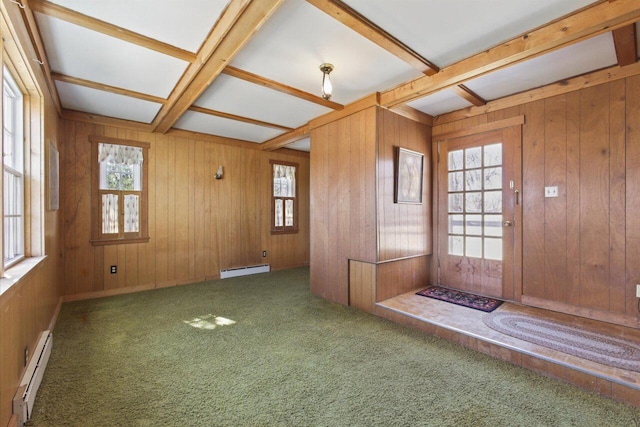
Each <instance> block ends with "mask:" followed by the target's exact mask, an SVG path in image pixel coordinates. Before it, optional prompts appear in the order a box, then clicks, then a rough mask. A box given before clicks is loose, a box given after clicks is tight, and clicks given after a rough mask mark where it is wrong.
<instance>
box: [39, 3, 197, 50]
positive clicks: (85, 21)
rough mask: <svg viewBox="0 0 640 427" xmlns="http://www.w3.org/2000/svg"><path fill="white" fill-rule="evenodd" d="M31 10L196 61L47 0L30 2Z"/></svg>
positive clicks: (123, 29) (165, 45) (140, 35)
mask: <svg viewBox="0 0 640 427" xmlns="http://www.w3.org/2000/svg"><path fill="white" fill-rule="evenodd" d="M29 4H30V5H31V9H33V10H34V11H36V12H40V13H43V14H45V15H47V16H51V17H53V18H57V19H61V20H63V21H66V22H70V23H72V24H75V25H79V26H81V27H84V28H88V29H90V30H92V31H97V32H99V33H102V34H106V35H108V36H111V37H115V38H117V39H120V40H124V41H126V42H129V43H133V44H136V45H138V46H142V47H145V48H147V49H151V50H154V51H156V52H160V53H163V54H165V55H169V56H173V57H174V58H178V59H181V60H183V61H187V62H193V61H195V59H196V55H195V54H194V53H192V52H189V51H187V50H184V49H180V48H178V47H175V46H172V45H170V44H168V43H164V42H161V41H158V40H156V39H152V38H150V37H147V36H143V35H142V34H138V33H134V32H133V31H130V30H127V29H126V28H122V27H118V26H116V25H113V24H109V23H108V22H105V21H101V20H99V19H96V18H92V17H90V16H87V15H83V14H82V13H79V12H76V11H74V10H71V9H68V8H66V7H63V6H60V5H58V4H55V3H51V2H49V1H45V0H31V1H29Z"/></svg>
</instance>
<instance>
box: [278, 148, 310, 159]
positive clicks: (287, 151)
mask: <svg viewBox="0 0 640 427" xmlns="http://www.w3.org/2000/svg"><path fill="white" fill-rule="evenodd" d="M273 153H275V154H282V155H285V156H295V157H302V158H303V159H309V158H310V157H311V153H309V152H308V151H301V150H294V149H291V148H278V149H277V150H275V151H273Z"/></svg>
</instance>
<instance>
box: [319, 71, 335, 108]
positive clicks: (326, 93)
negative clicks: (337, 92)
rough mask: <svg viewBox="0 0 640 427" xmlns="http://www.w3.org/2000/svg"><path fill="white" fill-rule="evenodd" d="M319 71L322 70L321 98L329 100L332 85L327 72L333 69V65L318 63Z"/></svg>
mask: <svg viewBox="0 0 640 427" xmlns="http://www.w3.org/2000/svg"><path fill="white" fill-rule="evenodd" d="M320 71H322V98H323V99H326V100H329V99H331V92H333V85H332V84H331V77H330V76H329V73H331V72H332V71H333V65H331V64H327V63H324V64H322V65H320Z"/></svg>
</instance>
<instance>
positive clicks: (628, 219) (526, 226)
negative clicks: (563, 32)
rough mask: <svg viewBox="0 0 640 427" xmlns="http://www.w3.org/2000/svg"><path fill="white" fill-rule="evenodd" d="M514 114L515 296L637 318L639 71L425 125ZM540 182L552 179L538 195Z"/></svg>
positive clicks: (608, 316) (628, 320) (635, 321)
mask: <svg viewBox="0 0 640 427" xmlns="http://www.w3.org/2000/svg"><path fill="white" fill-rule="evenodd" d="M519 114H524V115H525V117H526V123H525V125H524V126H523V189H522V200H523V291H522V302H523V303H525V304H529V305H535V306H540V307H545V308H549V309H554V310H559V311H563V312H567V313H572V314H578V315H582V316H586V317H592V318H596V319H600V320H605V321H610V322H614V323H620V324H627V325H631V326H636V327H638V326H639V325H640V323H639V321H640V315H639V314H638V309H637V299H636V298H635V284H636V283H638V282H640V267H638V266H637V265H638V263H637V262H636V261H637V259H638V258H639V256H640V220H638V219H637V218H638V212H640V210H639V208H640V149H639V148H638V146H640V76H635V77H629V78H627V79H624V80H618V81H615V82H611V83H607V84H602V85H599V86H594V87H591V88H587V89H582V90H580V91H576V92H571V93H568V94H564V95H558V96H555V97H551V98H547V99H544V100H540V101H536V102H531V103H527V104H523V105H520V106H516V107H511V108H509V109H505V110H500V111H496V112H492V113H488V114H483V115H479V116H475V117H471V118H468V119H465V120H459V121H455V122H451V123H448V124H445V125H439V126H434V128H433V129H434V133H436V132H437V133H442V132H447V131H452V130H457V129H461V128H467V127H472V126H475V125H479V124H483V123H487V122H492V121H495V120H499V119H503V118H508V117H512V116H516V115H519ZM545 186H558V193H559V194H558V197H557V198H545V197H544V187H545Z"/></svg>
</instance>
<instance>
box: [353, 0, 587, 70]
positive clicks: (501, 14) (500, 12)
mask: <svg viewBox="0 0 640 427" xmlns="http://www.w3.org/2000/svg"><path fill="white" fill-rule="evenodd" d="M343 1H344V2H345V3H346V4H348V5H349V6H351V7H352V8H353V9H355V10H357V11H358V12H359V13H360V14H362V15H364V16H365V17H366V18H368V19H369V20H370V21H372V22H374V23H375V24H376V25H378V26H379V27H381V28H382V29H384V30H385V31H386V32H388V33H390V34H393V36H394V37H395V38H397V39H399V40H400V41H402V42H403V43H404V44H406V45H407V46H409V47H410V48H412V49H413V50H415V51H416V52H417V53H419V54H420V55H421V56H422V57H424V58H426V59H428V60H429V61H431V62H432V63H434V64H435V65H437V66H438V67H445V66H447V65H450V64H452V63H454V62H458V61H459V60H461V59H464V58H466V57H469V56H471V55H474V54H476V53H478V52H481V51H483V50H485V49H488V48H490V47H493V46H495V45H497V44H499V43H501V42H504V41H507V40H509V39H511V38H513V37H516V36H518V35H520V34H522V33H523V32H525V31H529V30H532V29H534V28H536V27H538V26H540V25H542V24H545V23H547V22H550V21H552V20H554V19H556V18H559V17H561V16H564V15H566V14H567V13H570V12H572V11H574V10H576V9H579V8H582V7H584V6H586V5H588V4H591V3H595V1H594V0H551V1H543V0H534V1H532V0H486V1H478V0H447V1H444V0H394V1H389V0H343Z"/></svg>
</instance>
